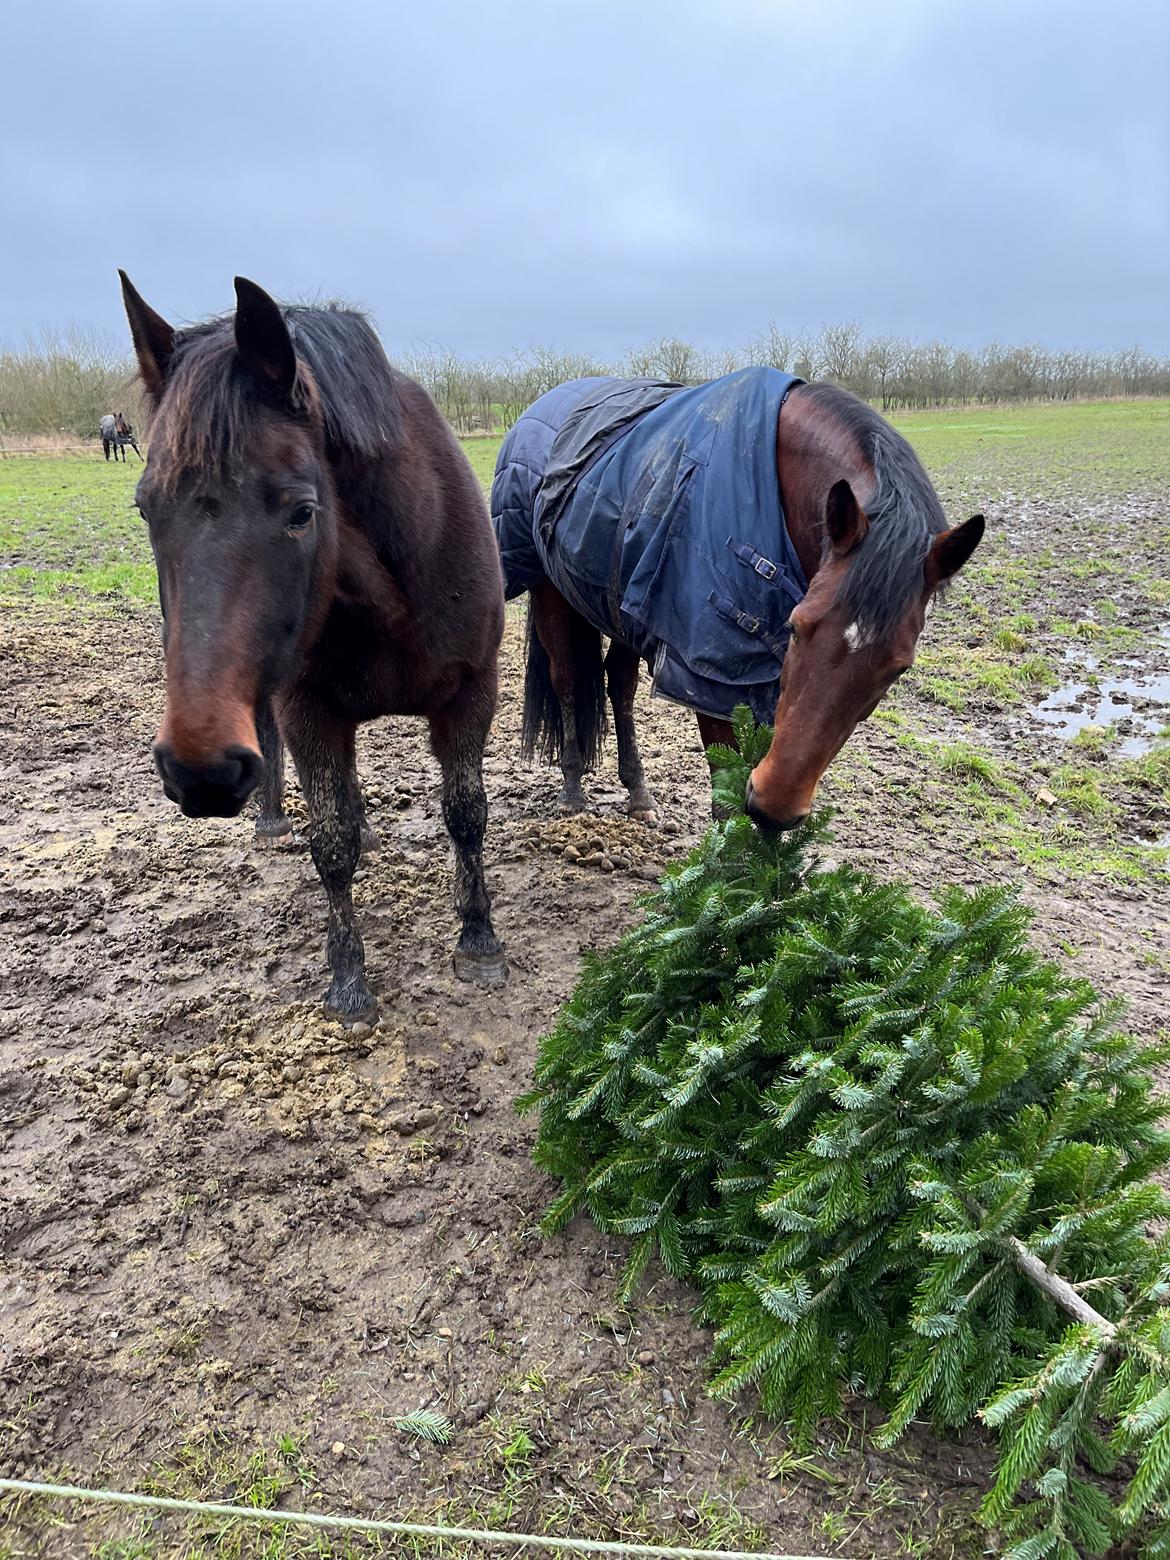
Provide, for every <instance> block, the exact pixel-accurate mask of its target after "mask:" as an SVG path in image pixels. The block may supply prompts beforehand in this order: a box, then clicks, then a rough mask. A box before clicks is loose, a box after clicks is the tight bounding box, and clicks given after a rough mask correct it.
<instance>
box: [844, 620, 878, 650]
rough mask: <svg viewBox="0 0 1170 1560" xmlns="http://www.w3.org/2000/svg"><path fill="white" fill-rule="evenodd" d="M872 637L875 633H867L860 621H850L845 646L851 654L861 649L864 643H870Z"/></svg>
mask: <svg viewBox="0 0 1170 1560" xmlns="http://www.w3.org/2000/svg"><path fill="white" fill-rule="evenodd" d="M872 638H873V635H872V634H867V633H866V632H865V630H864V629H863V628H862V626H861V624H860V623H850V625H849V627H848V628H847V629H846V630H845V646H846V648H847V649H848V651H849V654H850V655H852V654H853V653H854V652H855V651H857V650H860V649H861V647H862V646H863V645H867V644H869V642H870V640H871V639H872Z"/></svg>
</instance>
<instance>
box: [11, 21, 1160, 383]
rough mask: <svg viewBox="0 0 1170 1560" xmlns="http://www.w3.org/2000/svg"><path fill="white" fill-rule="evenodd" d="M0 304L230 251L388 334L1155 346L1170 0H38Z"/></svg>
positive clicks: (607, 348)
mask: <svg viewBox="0 0 1170 1560" xmlns="http://www.w3.org/2000/svg"><path fill="white" fill-rule="evenodd" d="M0 48H2V49H3V54H4V58H5V68H4V72H3V89H2V93H0V339H7V340H9V341H13V340H19V339H20V338H22V337H23V335H24V334H25V332H26V331H27V330H29V329H32V328H36V327H38V326H41V325H44V324H59V323H63V322H65V321H66V320H69V319H76V320H83V321H86V322H91V323H94V324H98V325H101V326H103V327H107V328H109V329H110V330H112V331H116V332H117V333H118V335H119V337H120V338H122V337H124V335H125V323H124V319H123V317H122V314H121V308H120V301H119V296H118V289H117V278H116V275H115V268H116V267H117V266H119V265H122V266H125V267H126V269H127V270H128V271H129V273H130V275H131V276H132V277H133V279H134V281H135V282H136V283H137V285H138V286H139V288H140V290H141V291H142V292H143V294H144V295H145V296H146V298H147V299H148V300H149V301H150V302H151V303H153V304H154V305H155V307H156V308H158V309H159V310H160V311H161V312H162V313H164V314H166V315H167V316H169V317H171V318H174V319H181V318H188V319H191V318H196V317H199V316H200V315H203V314H206V313H211V312H215V311H218V310H221V309H224V308H226V307H227V306H228V305H229V304H230V302H231V299H232V293H231V279H232V276H233V275H234V274H235V273H236V272H237V271H238V272H241V273H243V274H244V275H247V276H251V277H252V278H254V279H255V280H256V281H258V282H260V283H261V285H262V286H265V287H267V288H268V289H269V290H270V291H272V292H274V293H276V294H277V295H280V296H305V295H324V296H341V297H345V298H347V299H350V300H354V301H356V302H359V303H361V304H363V305H365V306H366V307H368V308H369V309H370V310H371V311H372V312H373V314H374V315H375V317H376V320H377V323H378V325H379V327H380V329H381V332H382V335H383V337H384V339H385V340H386V342H387V344H388V345H389V347H390V348H391V350H399V351H401V350H404V349H407V348H409V347H411V346H416V345H420V344H424V343H441V344H443V345H447V346H450V347H453V348H454V349H455V350H456V351H458V352H459V353H460V354H462V355H477V356H478V355H495V354H501V353H506V352H508V351H510V350H511V349H513V348H517V347H526V346H529V345H532V344H534V343H543V344H548V345H552V346H556V347H559V348H563V349H572V350H582V351H587V352H594V353H599V354H617V353H620V352H621V351H622V350H623V349H624V348H626V347H628V346H632V345H637V344H642V343H645V342H647V341H649V340H651V339H654V338H656V337H659V336H662V335H664V334H671V335H679V336H682V337H685V338H687V339H689V340H691V341H693V342H695V343H697V344H699V345H701V346H707V347H713V346H717V345H738V344H741V343H743V342H745V341H747V340H748V339H750V337H751V336H752V335H753V333H754V332H756V331H758V330H762V329H764V328H766V326H767V325H768V323H769V321H773V320H774V321H775V322H776V323H777V324H778V325H779V326H780V327H781V328H782V329H787V330H800V329H801V328H816V327H817V326H819V325H821V324H823V323H826V322H832V321H840V320H846V319H854V320H857V321H859V322H860V323H861V324H862V326H863V327H864V328H865V329H866V330H867V331H869V332H872V333H878V332H885V331H894V332H901V333H906V334H910V335H914V336H917V337H922V338H926V337H941V338H944V339H946V340H949V341H952V342H954V343H956V344H960V345H966V346H977V345H979V344H981V343H983V342H985V341H987V340H989V339H992V338H998V339H1001V340H1023V339H1027V340H1034V341H1038V342H1041V343H1043V344H1045V345H1048V346H1087V347H1096V348H1109V347H1116V346H1123V345H1128V344H1132V343H1134V342H1138V343H1141V344H1143V345H1144V346H1146V347H1147V348H1148V349H1150V350H1153V351H1157V352H1159V353H1167V352H1170V86H1168V83H1170V0H1092V3H1082V0H1045V3H1034V0H1002V3H1001V0H696V3H692V0H645V3H643V0H617V3H615V0H587V3H582V0H492V3H490V4H484V3H480V4H470V3H454V0H413V3H411V4H409V5H407V4H401V3H398V0H313V3H311V4H310V3H305V0H232V3H227V0H199V3H198V4H191V3H188V0H128V3H126V0H105V3H101V0H84V3H80V4H73V3H67V0H22V3H19V4H17V3H13V4H10V5H6V6H5V7H4V19H3V26H2V28H0Z"/></svg>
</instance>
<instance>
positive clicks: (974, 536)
mask: <svg viewBox="0 0 1170 1560" xmlns="http://www.w3.org/2000/svg"><path fill="white" fill-rule="evenodd" d="M491 509H492V521H493V524H494V526H495V530H496V539H497V542H498V543H499V548H500V557H501V561H502V564H503V569H504V583H505V590H506V593H507V595H508V597H509V598H511V597H514V596H518V595H520V594H522V593H523V592H525V591H527V592H528V593H529V617H528V664H527V673H526V679H525V699H524V724H523V743H524V749H525V752H526V753H527V754H528V755H529V756H531V755H532V754H533V753H534V752H536V751H537V750H540V751H542V752H543V753H544V754H545V755H546V756H548V757H549V758H550V759H556V760H559V762H560V766H561V771H562V774H563V776H564V789H563V791H562V794H561V804H562V805H563V806H564V807H565V808H566V809H568V810H569V811H574V812H575V811H580V810H581V809H582V808H584V807H585V806H586V805H587V801H586V797H585V793H584V790H583V787H582V776H583V774H584V772H585V770H586V769H587V768H589V767H591V765H592V764H593V763H594V762H595V760H596V757H597V753H598V750H599V747H600V744H601V741H602V738H603V736H604V733H605V728H606V716H605V687H606V684H608V692H609V700H610V704H611V706H612V709H613V721H614V730H615V734H616V738H617V750H618V771H619V773H620V775H621V779H622V783H623V784H624V785H625V786H626V788H627V790H628V792H629V811H630V814H631V816H633V817H636V818H641V819H644V820H645V821H647V822H653V821H654V818H655V804H654V800H653V797H652V796H651V794H650V791H649V788H648V787H647V784H646V780H645V775H644V773H643V769H642V761H641V758H640V756H639V753H638V744H637V736H636V733H635V729H634V718H633V706H634V695H635V692H636V689H637V683H638V675H639V664H640V663H641V662H642V661H645V663H646V664H647V666H648V668H649V670H650V675H651V678H652V680H653V691H654V693H655V694H656V695H658V696H660V697H663V698H667V699H670V700H673V701H674V702H676V703H679V704H682V705H684V706H685V707H687V708H689V709H691V710H693V711H694V712H695V714H696V716H697V717H698V723H699V729H700V732H701V734H702V737H703V741H704V743H705V744H707V745H710V744H711V743H712V742H717V741H718V742H729V741H730V740H731V728H730V725H729V717H730V715H731V712H732V710H733V709H734V708H735V706H736V705H737V704H747V705H749V706H750V707H751V709H752V711H753V713H754V714H755V716H756V718H757V720H760V721H762V722H768V723H771V724H772V725H773V727H774V736H773V739H772V744H771V747H770V749H769V751H768V753H767V755H766V756H765V758H764V759H763V760H762V761H761V762H760V763H759V764H758V765H757V766H756V768H755V769H754V770H753V772H752V775H751V779H750V781H749V783H748V795H747V798H746V801H747V807H748V810H749V812H750V813H751V815H752V817H753V818H754V819H755V820H756V822H757V823H758V824H760V826H761V827H770V828H791V827H793V826H794V825H795V824H797V823H800V822H802V821H803V820H804V819H805V818H806V817H807V816H808V813H809V811H810V810H811V808H812V805H813V798H814V796H815V793H816V788H817V785H818V784H819V782H820V779H821V776H822V775H823V774H824V772H825V770H826V768H827V767H828V765H829V763H830V762H831V760H832V759H833V758H834V756H835V755H836V754H837V753H838V752H839V751H840V749H841V747H842V746H843V745H844V743H845V741H846V740H847V739H848V737H849V735H850V734H851V732H852V731H853V730H854V728H855V727H856V726H857V725H858V723H859V722H860V721H862V720H865V719H866V718H867V717H868V716H869V715H870V714H871V713H872V712H873V710H874V709H875V708H876V707H877V705H878V703H879V702H880V700H881V698H882V696H883V695H884V694H885V692H886V691H887V689H888V688H890V687H891V686H892V684H893V682H894V680H895V679H896V678H897V677H899V676H901V674H902V673H903V672H905V671H906V670H907V669H908V668H909V666H910V665H911V664H912V662H913V660H914V653H915V647H916V645H917V643H918V638H919V635H920V634H921V632H922V628H923V624H924V622H925V619H926V612H927V608H928V606H929V604H930V601H931V598H932V597H933V596H934V595H935V593H936V592H937V591H938V590H939V589H940V587H941V586H943V585H944V584H945V582H946V581H947V580H949V579H950V578H951V577H952V576H953V575H954V574H955V573H956V572H957V571H958V570H959V569H960V568H961V567H962V566H963V564H964V563H966V561H967V559H968V558H969V557H970V556H971V554H972V552H973V551H974V550H975V547H976V546H977V545H978V543H979V540H980V538H981V537H982V535H983V529H984V522H983V517H982V515H974V516H972V517H971V519H969V520H967V521H966V522H964V523H963V524H962V525H959V526H956V527H954V528H953V529H951V528H948V526H947V523H946V520H945V518H944V516H943V511H942V506H941V504H940V503H939V500H938V497H937V495H936V493H935V491H934V489H933V487H932V486H931V483H930V480H929V478H928V477H927V475H926V472H925V471H924V470H923V468H922V465H921V463H920V462H919V460H918V457H917V456H916V455H915V454H914V451H913V450H912V449H911V448H910V446H909V445H908V444H907V443H906V441H905V440H904V439H903V438H902V437H901V436H900V435H899V434H898V433H896V432H895V431H894V429H893V428H892V427H890V425H889V424H888V423H887V422H885V420H884V419H883V418H881V417H880V416H879V415H878V414H877V413H876V412H875V411H874V410H873V409H872V407H870V406H869V405H868V404H866V403H865V402H863V401H860V400H858V399H857V398H856V397H855V396H852V395H850V394H848V393H847V392H846V391H843V390H840V389H838V388H837V387H836V386H834V385H829V384H806V383H804V382H803V381H801V380H799V379H796V378H795V377H794V376H793V375H791V374H785V373H781V372H779V371H777V370H775V369H768V368H752V369H744V370H742V371H741V372H739V373H736V374H728V375H726V376H725V377H723V378H721V379H716V380H713V381H711V382H710V383H709V384H705V385H699V386H696V387H692V388H686V387H684V386H681V385H674V384H668V383H665V382H662V381H657V380H647V379H633V380H623V379H615V378H597V379H577V380H572V381H570V382H569V383H568V384H564V385H559V386H558V387H557V388H556V389H554V390H551V391H549V392H548V393H547V394H546V395H543V396H541V398H540V399H539V400H538V401H536V402H534V403H533V405H532V406H531V407H529V409H528V410H527V412H525V413H524V415H523V416H522V417H521V418H520V420H519V421H518V422H517V423H516V425H515V427H513V429H512V430H511V432H510V433H509V434H508V436H507V438H506V439H505V441H504V444H503V446H502V448H501V450H500V455H499V460H498V462H497V465H496V474H495V480H494V482H493V485H492V501H491ZM603 636H604V637H605V638H607V639H608V640H609V649H608V651H607V653H606V654H605V657H604V660H603V658H602V638H603Z"/></svg>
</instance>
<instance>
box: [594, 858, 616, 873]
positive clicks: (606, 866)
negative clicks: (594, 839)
mask: <svg viewBox="0 0 1170 1560" xmlns="http://www.w3.org/2000/svg"><path fill="white" fill-rule="evenodd" d="M597 865H598V866H599V867H600V868H601V870H602V871H603V872H612V871H613V862H612V860H611V859H610V858H609V857H608V856H602V858H601V860H600V861H599V862H598V863H597Z"/></svg>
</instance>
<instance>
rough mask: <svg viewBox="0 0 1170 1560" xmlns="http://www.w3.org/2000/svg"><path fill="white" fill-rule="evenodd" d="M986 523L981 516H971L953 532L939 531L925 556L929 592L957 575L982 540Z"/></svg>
mask: <svg viewBox="0 0 1170 1560" xmlns="http://www.w3.org/2000/svg"><path fill="white" fill-rule="evenodd" d="M985 528H986V523H985V521H984V519H983V516H982V515H972V516H971V518H970V520H964V521H963V523H962V525H957V526H955V527H954V529H953V530H950V531H940V532H939V534H938V535H937V536H936V537H935V539H934V541H933V542H932V543H931V544H930V551H929V553H927V555H926V583H927V585H928V586H929V587H930V589H931V590H934V589H936V588H937V587H938V586H939V585H941V584H942V583H943V581H944V580H949V579H950V578H951V576H952V575H955V574H958V572H959V570H960V569H961V568H962V567H963V565H964V564H965V563H966V561H967V559H968V558H969V557H970V556H971V554H972V553H973V552H974V551H975V549H976V547H978V546H979V543H980V541H981V540H982V539H983V532H984V530H985Z"/></svg>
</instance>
